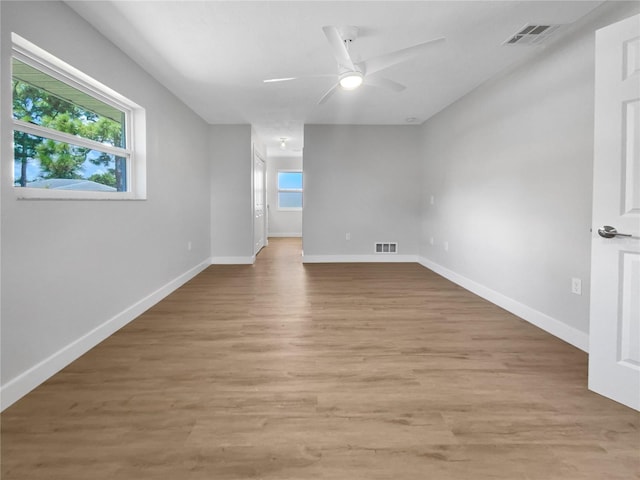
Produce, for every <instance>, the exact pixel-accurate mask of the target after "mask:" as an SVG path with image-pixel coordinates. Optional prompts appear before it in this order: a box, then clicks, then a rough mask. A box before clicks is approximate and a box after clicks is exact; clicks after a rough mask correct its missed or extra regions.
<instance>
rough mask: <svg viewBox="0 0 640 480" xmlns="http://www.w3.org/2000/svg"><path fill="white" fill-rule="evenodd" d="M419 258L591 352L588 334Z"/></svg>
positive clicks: (494, 301) (485, 297)
mask: <svg viewBox="0 0 640 480" xmlns="http://www.w3.org/2000/svg"><path fill="white" fill-rule="evenodd" d="M418 258H419V259H418V263H420V265H422V266H423V267H425V268H428V269H429V270H433V271H434V272H435V273H437V274H439V275H442V276H443V277H444V278H446V279H447V280H451V281H452V282H453V283H456V284H458V285H460V286H461V287H462V288H464V289H466V290H469V291H470V292H473V293H475V294H476V295H478V296H480V297H482V298H484V299H485V300H488V301H490V302H491V303H493V304H495V305H498V306H499V307H502V308H504V309H505V310H507V311H508V312H511V313H513V314H514V315H516V316H518V317H520V318H522V319H523V320H526V321H527V322H529V323H531V324H533V325H535V326H536V327H538V328H541V329H542V330H544V331H546V332H548V333H550V334H551V335H553V336H555V337H558V338H559V339H561V340H564V341H565V342H567V343H570V344H571V345H573V346H574V347H577V348H579V349H580V350H582V351H584V352H589V335H588V334H587V333H584V332H582V331H580V330H578V329H577V328H573V327H572V326H570V325H567V324H566V323H564V322H561V321H560V320H556V319H555V318H553V317H550V316H549V315H547V314H545V313H542V312H539V311H538V310H535V309H533V308H531V307H529V306H527V305H525V304H523V303H520V302H518V301H516V300H514V299H512V298H510V297H507V296H506V295H503V294H501V293H499V292H496V291H495V290H491V289H490V288H488V287H485V286H484V285H481V284H479V283H477V282H475V281H474V280H471V279H469V278H467V277H464V276H462V275H459V274H457V273H455V272H454V271H452V270H449V269H448V268H445V267H443V266H442V265H439V264H437V263H435V262H432V261H431V260H428V259H426V258H424V257H418Z"/></svg>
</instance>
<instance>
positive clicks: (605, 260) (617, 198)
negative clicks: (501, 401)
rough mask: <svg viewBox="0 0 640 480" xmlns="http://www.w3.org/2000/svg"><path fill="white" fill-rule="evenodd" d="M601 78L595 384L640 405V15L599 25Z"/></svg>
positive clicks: (592, 346)
mask: <svg viewBox="0 0 640 480" xmlns="http://www.w3.org/2000/svg"><path fill="white" fill-rule="evenodd" d="M595 85H596V98H595V144H594V172H593V173H594V191H593V229H592V232H593V235H592V244H591V247H592V250H591V254H592V258H591V324H590V333H589V388H590V389H591V390H593V391H595V392H598V393H600V394H602V395H604V396H606V397H609V398H611V399H613V400H616V401H618V402H620V403H623V404H625V405H628V406H630V407H632V408H635V409H636V410H640V150H639V149H640V15H636V16H634V17H631V18H628V19H626V20H623V21H621V22H618V23H615V24H613V25H610V26H608V27H606V28H603V29H601V30H599V31H598V32H596V84H595ZM621 234H624V236H623V235H621Z"/></svg>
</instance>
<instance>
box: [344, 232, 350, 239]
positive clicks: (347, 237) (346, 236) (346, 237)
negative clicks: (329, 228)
mask: <svg viewBox="0 0 640 480" xmlns="http://www.w3.org/2000/svg"><path fill="white" fill-rule="evenodd" d="M344 238H345V240H351V234H350V233H349V232H347V234H346V235H345V236H344Z"/></svg>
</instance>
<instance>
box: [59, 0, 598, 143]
mask: <svg viewBox="0 0 640 480" xmlns="http://www.w3.org/2000/svg"><path fill="white" fill-rule="evenodd" d="M67 3H68V4H69V6H70V7H71V8H73V9H74V10H75V11H76V12H77V13H79V14H80V15H81V16H82V17H84V18H85V19H86V20H87V21H89V22H90V23H91V24H92V25H93V26H94V27H95V28H96V29H97V30H99V31H100V32H101V33H102V34H103V35H105V36H106V37H107V38H109V39H110V40H111V41H112V42H113V43H114V44H116V45H117V46H118V47H119V48H120V49H122V50H123V51H124V52H125V53H126V54H127V55H129V56H130V57H131V58H132V59H133V60H135V61H136V62H137V63H139V64H140V65H141V66H142V67H143V68H144V69H145V70H147V71H148V72H149V73H151V74H152V75H153V76H154V77H155V78H156V79H158V81H160V82H161V83H162V84H164V85H165V86H166V87H167V88H168V89H169V90H171V91H172V92H173V93H174V94H175V95H176V96H177V97H179V98H180V99H181V100H182V101H184V102H185V103H186V104H187V105H188V106H189V107H190V108H192V109H193V110H194V111H195V112H197V113H198V114H199V115H200V116H201V117H202V118H203V119H205V120H206V121H207V122H209V123H211V124H218V123H226V124H243V123H244V124H246V123H250V124H253V125H254V127H255V129H256V131H257V133H258V135H259V136H260V137H261V139H262V140H263V141H264V142H265V144H266V145H267V147H268V151H269V154H275V155H280V154H283V153H285V152H282V150H280V149H279V147H278V144H279V138H280V137H287V138H288V139H290V140H289V147H288V148H287V152H289V153H291V152H296V151H297V152H299V151H300V149H301V148H302V145H303V138H302V136H303V124H305V123H326V124H406V123H409V122H407V118H410V117H413V118H415V123H421V122H423V121H424V120H426V119H428V118H429V117H431V116H432V115H434V114H435V113H437V112H438V111H440V110H442V109H443V108H444V107H446V106H447V105H449V104H451V103H452V102H454V101H455V100H457V99H458V98H460V97H461V96H463V95H465V94H466V93H468V92H469V91H471V90H473V89H474V88H475V87H477V86H478V85H480V84H481V83H483V82H484V81H486V80H487V79H488V78H491V77H492V76H495V75H496V74H498V73H500V72H501V71H503V70H504V69H506V68H508V67H509V66H511V65H514V64H518V63H520V62H524V61H526V60H527V59H528V58H531V57H532V56H534V55H536V54H538V53H539V52H540V51H541V50H542V49H544V48H545V45H549V44H550V43H552V42H553V41H557V39H558V38H560V37H561V36H563V35H564V34H566V33H567V31H569V30H570V27H569V26H565V27H563V28H561V29H559V30H558V31H557V32H556V33H555V34H554V35H553V37H552V38H551V39H550V40H549V41H548V42H547V43H546V44H545V45H539V46H504V45H503V42H504V41H505V40H506V39H507V38H508V37H510V36H511V35H512V34H513V33H515V32H516V31H518V30H519V29H520V28H521V27H523V26H524V25H525V24H527V23H530V24H570V23H572V22H575V21H576V20H577V19H579V18H580V17H582V16H584V15H585V14H587V13H588V12H589V11H591V10H592V9H594V8H595V7H597V6H598V5H599V4H601V3H603V2H602V1H522V2H519V1H503V2H499V1H470V2H469V1H465V2H463V1H408V2H405V1H371V2H358V1H337V2H329V1H289V2H279V1H258V2H255V1H252V2H249V1H237V0H236V1H211V0H210V1H69V2H67ZM324 25H335V26H346V25H355V26H357V27H359V30H360V34H359V37H358V39H357V40H356V42H354V45H353V47H352V49H351V52H352V55H355V56H359V57H360V58H361V59H363V60H364V59H367V58H369V57H372V56H377V55H380V54H383V53H387V52H390V51H393V50H397V49H400V48H404V47H408V46H411V45H414V44H416V43H420V42H423V41H426V40H429V39H432V38H436V37H439V36H445V37H446V38H447V40H446V42H444V43H440V44H438V45H437V46H434V47H433V49H432V50H431V51H430V53H428V54H425V55H424V56H422V57H420V58H418V59H415V60H412V61H411V62H407V63H405V64H402V65H398V66H395V67H392V68H389V69H387V70H385V71H384V72H381V73H382V75H383V76H385V77H387V78H390V79H392V80H395V81H397V82H400V83H403V84H404V85H406V86H407V89H406V90H404V91H403V92H400V93H393V92H389V91H386V90H383V89H379V88H374V87H369V86H365V87H362V88H360V89H358V90H355V91H351V92H346V91H338V92H337V93H336V94H335V95H334V96H333V97H332V98H331V99H330V100H329V101H328V102H327V103H325V104H323V105H318V104H317V102H318V100H319V99H320V97H321V96H322V95H323V94H324V93H325V92H326V91H327V90H328V89H329V88H330V87H331V86H332V85H333V84H334V83H335V80H334V79H332V78H309V79H300V80H295V81H291V82H284V83H267V84H265V83H263V82H262V80H264V79H267V78H274V77H289V76H303V75H314V74H320V73H334V72H336V71H337V66H336V61H335V59H334V57H333V56H332V53H331V50H330V48H329V45H328V43H327V40H326V38H325V36H324V34H323V32H322V26H324ZM298 154H299V153H298Z"/></svg>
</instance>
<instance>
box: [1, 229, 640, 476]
mask: <svg viewBox="0 0 640 480" xmlns="http://www.w3.org/2000/svg"><path fill="white" fill-rule="evenodd" d="M299 253H300V242H299V240H295V239H272V240H271V241H270V244H269V247H268V248H266V249H265V250H263V251H262V253H260V255H259V256H258V261H257V263H256V264H255V265H253V266H213V267H210V268H209V269H207V270H206V271H205V272H203V273H202V274H200V275H199V276H198V277H196V278H195V279H193V280H192V281H191V282H189V283H188V284H187V285H185V286H184V287H183V288H181V289H179V290H178V291H176V292H175V293H174V294H172V295H171V296H169V297H168V298H167V299H165V300H164V301H162V302H161V303H159V304H158V305H156V306H155V307H154V308H152V309H151V310H149V311H148V312H146V313H145V314H144V315H142V316H141V317H140V318H139V319H137V320H136V321H134V322H132V323H131V324H130V325H128V326H127V327H125V328H124V329H122V330H121V331H119V332H118V333H117V334H115V335H113V336H112V337H110V338H109V339H107V340H106V341H105V342H103V343H102V344H100V345H99V346H98V347H96V348H94V349H93V350H92V351H90V352H89V353H87V354H86V355H84V356H83V357H82V358H80V359H79V360H77V361H76V362H74V363H73V364H72V365H70V366H69V367H68V368H66V369H65V370H63V371H62V372H60V373H59V374H57V375H55V376H54V377H53V378H52V379H50V380H49V381H48V382H46V383H45V384H44V385H42V386H41V387H39V388H38V389H36V390H35V391H33V392H32V393H31V394H29V395H27V396H26V397H25V398H23V399H22V400H20V401H19V402H17V403H16V404H15V405H13V406H12V407H10V408H9V409H7V410H6V411H5V412H4V414H3V416H2V479H3V480H10V479H29V480H36V479H64V480H74V479H82V480H87V479H91V480H99V479H109V480H113V479H135V480H138V479H167V480H169V479H170V480H182V479H188V480H191V479H244V478H260V479H315V478H322V479H340V480H356V479H363V480H364V479H366V480H371V479H390V480H391V479H412V480H413V479H433V480H446V479H455V480H462V479H469V480H482V479H508V480H519V479H529V480H532V479H539V480H553V479H562V480H572V479H597V480H614V479H620V480H623V479H624V480H629V479H638V478H640V458H639V455H640V433H639V431H640V430H639V429H640V421H639V420H640V418H639V414H638V413H637V412H634V411H632V410H630V409H628V408H626V407H623V406H621V405H618V404H616V403H614V402H612V401H610V400H607V399H605V398H603V397H600V396H598V395H596V394H594V393H591V392H589V391H588V390H587V389H586V383H587V356H586V354H585V353H583V352H581V351H579V350H577V349H575V348H573V347H571V346H569V345H567V344H565V343H563V342H561V341H560V340H557V339H555V338H554V337H552V336H550V335H548V334H546V333H544V332H542V331H541V330H538V329H537V328H535V327H533V326H531V325H530V324H528V323H526V322H524V321H522V320H520V319H518V318H516V317H514V316H513V315H511V314H509V313H507V312H505V311H504V310H501V309H500V308H497V307H495V306H493V305H491V304H490V303H488V302H485V301H484V300H482V299H480V298H478V297H476V296H474V295H472V294H470V293H468V292H466V291H465V290H463V289H461V288H459V287H457V286H455V285H453V284H452V283H450V282H448V281H446V280H444V279H443V278H441V277H439V276H437V275H435V274H434V273H432V272H430V271H429V270H426V269H424V268H422V267H421V266H419V265H416V264H356V265H347V264H334V265H327V264H324V265H307V266H303V265H302V264H301V262H300V257H299Z"/></svg>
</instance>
